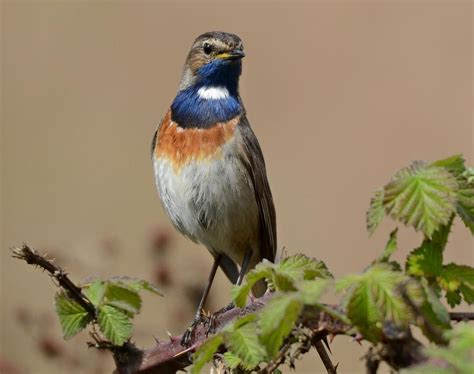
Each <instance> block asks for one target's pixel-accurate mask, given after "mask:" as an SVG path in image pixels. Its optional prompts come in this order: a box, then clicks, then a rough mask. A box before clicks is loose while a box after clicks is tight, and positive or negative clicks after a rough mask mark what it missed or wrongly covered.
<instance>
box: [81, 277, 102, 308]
mask: <svg viewBox="0 0 474 374" xmlns="http://www.w3.org/2000/svg"><path fill="white" fill-rule="evenodd" d="M105 288H106V286H105V282H103V281H101V280H95V281H94V282H92V283H90V284H88V285H85V286H83V292H84V294H85V295H86V296H87V298H88V299H89V300H90V302H91V303H92V304H94V306H95V307H98V306H99V305H101V304H102V300H103V298H104V295H105Z"/></svg>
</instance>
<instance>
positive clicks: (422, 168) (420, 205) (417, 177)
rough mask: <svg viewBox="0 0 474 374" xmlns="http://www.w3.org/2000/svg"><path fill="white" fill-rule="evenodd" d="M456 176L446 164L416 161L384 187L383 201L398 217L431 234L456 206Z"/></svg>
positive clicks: (388, 210) (392, 213) (390, 213)
mask: <svg viewBox="0 0 474 374" xmlns="http://www.w3.org/2000/svg"><path fill="white" fill-rule="evenodd" d="M457 191H458V183H457V181H456V178H455V177H454V176H453V175H452V174H451V173H450V172H449V171H448V170H447V169H445V168H444V167H439V166H433V165H427V164H426V163H424V162H420V161H417V162H414V163H412V164H411V165H410V166H409V167H407V168H404V169H402V170H400V171H399V172H398V173H396V174H395V176H394V177H393V178H392V180H391V182H390V183H389V184H387V185H386V186H385V187H384V200H383V205H384V207H385V210H386V212H387V213H388V214H389V215H390V216H391V217H392V218H394V219H396V220H399V221H401V222H403V223H404V224H406V225H410V226H413V227H414V228H415V229H416V230H417V231H418V230H419V231H423V232H424V234H425V235H426V236H427V237H429V238H431V236H432V234H433V232H434V231H436V230H438V229H439V227H440V226H441V225H446V224H447V223H448V222H449V219H450V218H451V215H452V214H453V213H454V212H455V210H456V193H457Z"/></svg>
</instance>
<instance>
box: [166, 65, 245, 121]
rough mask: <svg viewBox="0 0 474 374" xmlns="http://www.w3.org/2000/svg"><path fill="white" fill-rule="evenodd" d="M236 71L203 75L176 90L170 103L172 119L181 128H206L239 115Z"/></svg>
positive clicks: (241, 109) (241, 108)
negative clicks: (233, 72) (234, 72)
mask: <svg viewBox="0 0 474 374" xmlns="http://www.w3.org/2000/svg"><path fill="white" fill-rule="evenodd" d="M238 73H239V74H229V72H227V74H205V75H204V74H203V75H201V77H200V78H198V79H196V81H195V82H193V84H192V85H190V86H188V87H185V88H183V89H181V90H180V91H178V94H177V95H176V97H175V99H174V101H173V103H172V104H171V116H172V120H173V121H174V122H176V123H177V124H178V125H179V126H180V127H182V128H208V127H210V126H212V125H214V124H215V123H219V122H221V123H222V122H227V121H229V120H231V119H232V118H234V117H236V116H237V115H239V114H241V113H242V111H243V107H242V103H241V101H240V97H239V91H238V79H239V75H240V72H238Z"/></svg>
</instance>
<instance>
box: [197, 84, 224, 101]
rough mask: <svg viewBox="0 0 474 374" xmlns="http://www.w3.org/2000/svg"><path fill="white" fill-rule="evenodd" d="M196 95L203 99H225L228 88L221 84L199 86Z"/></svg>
mask: <svg viewBox="0 0 474 374" xmlns="http://www.w3.org/2000/svg"><path fill="white" fill-rule="evenodd" d="M198 95H199V97H200V98H201V99H204V100H219V99H227V98H228V97H229V90H228V89H227V88H225V87H223V86H216V87H212V86H211V87H201V88H200V89H199V90H198Z"/></svg>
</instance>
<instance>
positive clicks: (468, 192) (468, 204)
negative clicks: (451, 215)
mask: <svg viewBox="0 0 474 374" xmlns="http://www.w3.org/2000/svg"><path fill="white" fill-rule="evenodd" d="M458 183H459V191H458V193H457V206H456V211H457V213H458V215H459V217H461V219H462V221H463V222H464V224H465V225H466V227H467V228H469V229H470V230H471V233H472V234H474V169H472V168H468V169H467V170H466V171H465V172H463V173H462V175H461V176H459V177H458Z"/></svg>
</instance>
